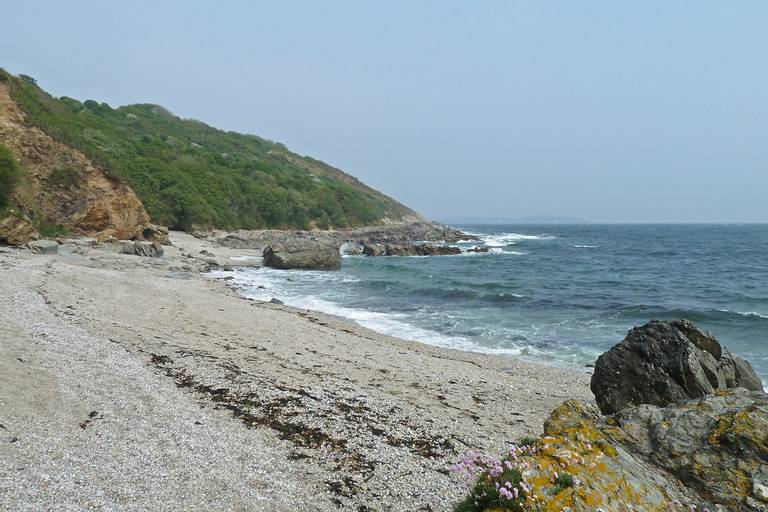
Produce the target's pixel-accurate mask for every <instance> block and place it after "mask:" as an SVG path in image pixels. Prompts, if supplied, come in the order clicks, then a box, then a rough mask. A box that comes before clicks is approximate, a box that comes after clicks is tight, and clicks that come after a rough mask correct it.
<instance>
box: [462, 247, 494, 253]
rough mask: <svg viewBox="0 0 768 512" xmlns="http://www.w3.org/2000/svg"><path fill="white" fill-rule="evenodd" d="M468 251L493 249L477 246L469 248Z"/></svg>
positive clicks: (489, 250)
mask: <svg viewBox="0 0 768 512" xmlns="http://www.w3.org/2000/svg"><path fill="white" fill-rule="evenodd" d="M467 252H491V249H490V248H489V247H479V246H475V247H470V248H469V249H467Z"/></svg>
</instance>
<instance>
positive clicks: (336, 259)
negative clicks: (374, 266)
mask: <svg viewBox="0 0 768 512" xmlns="http://www.w3.org/2000/svg"><path fill="white" fill-rule="evenodd" d="M263 256H264V265H266V266H268V267H273V268H281V269H292V268H296V269H308V270H338V269H339V268H341V253H339V248H338V247H337V246H336V245H334V244H330V243H324V242H318V241H314V240H301V239H298V240H294V241H292V242H287V243H284V244H279V245H270V246H267V247H266V248H265V249H264V253H263Z"/></svg>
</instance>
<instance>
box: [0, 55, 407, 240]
mask: <svg viewBox="0 0 768 512" xmlns="http://www.w3.org/2000/svg"><path fill="white" fill-rule="evenodd" d="M0 81H6V82H8V83H9V84H10V90H11V96H12V97H13V99H14V100H15V101H16V102H17V103H18V104H19V105H20V106H21V108H22V109H23V110H24V111H25V112H26V114H27V121H28V122H29V123H31V124H34V125H35V126H37V127H39V128H40V129H42V130H43V131H45V132H46V133H48V134H49V135H50V136H51V137H53V138H55V139H57V140H59V141H60V142H63V143H65V144H68V145H70V146H72V147H75V148H77V149H79V150H81V151H82V152H83V153H85V154H86V155H87V156H88V157H89V158H90V159H91V160H93V161H94V162H95V163H96V164H97V165H100V166H102V167H104V168H105V169H106V170H107V171H109V172H110V173H111V174H112V175H114V176H116V177H119V178H122V179H125V180H127V182H128V183H129V184H130V185H131V187H132V188H133V189H134V191H135V192H136V193H137V194H138V196H139V198H140V199H141V201H142V202H143V203H144V206H145V208H146V209H147V211H148V212H149V214H150V216H151V217H152V220H153V222H156V223H159V224H165V225H168V226H170V227H172V228H176V229H187V230H188V229H190V228H192V226H193V225H194V226H200V227H216V228H221V229H241V228H242V229H257V228H309V227H315V226H316V227H321V228H331V227H333V228H347V227H354V226H362V225H371V224H378V223H380V222H381V220H382V219H383V218H384V217H390V218H401V217H403V216H409V215H415V214H414V213H413V212H412V211H411V210H409V209H407V208H406V207H404V206H403V205H401V204H399V203H397V202H396V201H394V200H392V199H391V198H389V197H387V196H385V195H383V194H381V193H379V192H377V191H375V190H373V189H371V188H369V187H367V186H365V185H363V184H362V183H360V182H359V181H358V180H356V179H355V178H353V177H351V176H349V175H347V174H344V173H343V172H341V171H340V170H338V169H335V168H333V167H331V166H328V165H326V164H324V163H322V162H319V161H317V160H313V159H311V158H308V157H302V156H299V155H297V154H295V153H291V152H290V151H288V150H287V149H286V148H285V146H283V145H282V144H277V143H274V142H271V141H268V140H265V139H262V138H260V137H257V136H255V135H242V134H238V133H234V132H225V131H221V130H217V129H215V128H212V127H210V126H208V125H206V124H203V123H201V122H199V121H194V120H189V119H180V118H178V117H176V116H174V115H173V114H171V113H170V112H168V111H167V110H165V109H164V108H162V107H159V106H157V105H149V104H141V105H129V106H126V107H120V108H112V107H110V106H109V105H107V104H106V103H98V102H96V101H93V100H88V101H85V102H80V101H78V100H75V99H72V98H67V97H62V98H54V97H52V96H50V95H49V94H47V93H45V92H44V91H43V90H41V89H40V88H39V87H38V86H37V84H36V82H35V80H34V79H32V78H30V77H21V76H20V77H19V78H16V77H13V76H11V75H8V74H7V73H5V72H3V71H2V70H0ZM72 177H73V174H71V173H69V174H67V173H65V172H64V170H62V173H61V174H59V175H57V177H56V178H55V179H54V180H55V184H58V185H56V186H63V185H66V184H67V183H70V181H68V180H69V179H70V178H72ZM52 178H53V177H52ZM59 180H61V181H59Z"/></svg>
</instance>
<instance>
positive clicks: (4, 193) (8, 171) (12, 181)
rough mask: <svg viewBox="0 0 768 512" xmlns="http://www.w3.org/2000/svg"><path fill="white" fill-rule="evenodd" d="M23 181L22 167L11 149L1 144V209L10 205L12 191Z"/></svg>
mask: <svg viewBox="0 0 768 512" xmlns="http://www.w3.org/2000/svg"><path fill="white" fill-rule="evenodd" d="M20 181H21V168H20V167H19V164H18V163H17V162H16V160H14V159H13V155H12V154H11V150H10V149H8V148H7V147H5V146H3V145H2V144H0V209H3V210H4V209H6V208H7V207H8V206H10V201H11V193H12V192H13V191H14V190H15V189H16V187H17V186H18V184H19V182H20Z"/></svg>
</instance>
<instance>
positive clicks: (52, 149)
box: [0, 82, 149, 239]
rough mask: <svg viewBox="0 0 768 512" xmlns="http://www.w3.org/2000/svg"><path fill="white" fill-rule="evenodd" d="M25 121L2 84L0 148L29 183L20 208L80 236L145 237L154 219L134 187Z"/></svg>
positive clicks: (16, 197)
mask: <svg viewBox="0 0 768 512" xmlns="http://www.w3.org/2000/svg"><path fill="white" fill-rule="evenodd" d="M24 118H25V116H24V113H23V112H22V110H21V109H20V108H19V106H18V105H17V104H16V103H15V102H14V101H13V100H12V99H11V97H10V95H9V90H8V85H7V84H5V83H3V82H0V143H2V144H4V145H5V146H7V147H9V148H10V149H11V151H12V152H13V155H14V158H16V159H17V160H18V161H19V162H20V164H21V166H22V168H23V169H24V181H23V183H22V185H21V186H20V187H19V188H18V190H16V192H15V193H14V200H15V202H16V203H17V204H18V206H19V208H20V209H21V210H23V211H24V213H26V214H27V215H29V216H30V217H35V218H40V219H42V220H43V221H45V222H48V223H52V224H57V225H59V226H61V227H63V228H66V229H67V230H70V231H72V232H74V233H79V234H84V235H90V236H96V237H97V238H106V237H109V236H114V237H116V238H121V239H128V238H138V237H141V235H142V231H143V228H144V226H146V225H147V224H148V223H149V216H148V215H147V212H146V211H145V210H144V207H143V206H142V204H141V201H139V199H138V197H136V195H135V194H134V193H133V191H132V190H131V188H130V187H129V186H128V185H126V184H125V183H123V182H121V181H120V180H118V179H116V178H114V177H112V176H110V175H109V174H107V172H106V171H104V170H103V169H101V168H98V167H96V166H94V165H93V163H92V162H91V161H90V160H89V159H88V158H86V157H85V155H83V154H82V153H81V152H79V151H77V150H75V149H73V148H71V147H69V146H66V145H64V144H61V143H60V142H57V141H55V140H54V139H52V138H51V137H49V136H48V135H46V134H45V133H43V132H42V131H41V130H39V129H38V128H35V127H31V126H28V125H27V124H25V122H24Z"/></svg>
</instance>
